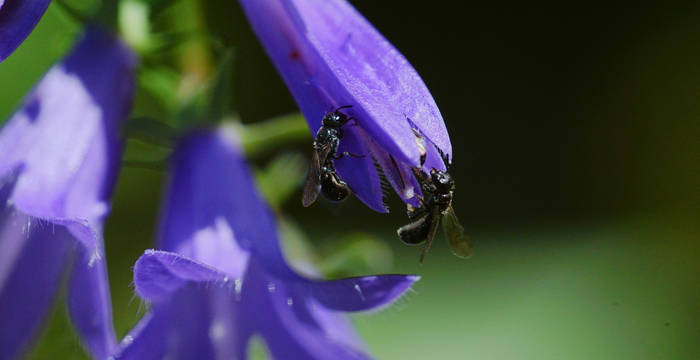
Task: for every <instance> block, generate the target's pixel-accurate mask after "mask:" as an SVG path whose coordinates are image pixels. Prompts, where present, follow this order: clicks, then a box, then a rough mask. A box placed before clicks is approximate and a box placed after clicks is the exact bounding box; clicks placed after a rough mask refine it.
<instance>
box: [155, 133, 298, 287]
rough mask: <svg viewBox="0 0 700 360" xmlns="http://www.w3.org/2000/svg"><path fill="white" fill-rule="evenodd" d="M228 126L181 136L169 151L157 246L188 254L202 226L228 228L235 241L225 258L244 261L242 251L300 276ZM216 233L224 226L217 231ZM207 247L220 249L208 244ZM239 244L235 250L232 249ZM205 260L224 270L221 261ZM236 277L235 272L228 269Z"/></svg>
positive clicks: (282, 273)
mask: <svg viewBox="0 0 700 360" xmlns="http://www.w3.org/2000/svg"><path fill="white" fill-rule="evenodd" d="M234 136H235V134H231V133H230V132H229V131H228V130H220V131H218V132H202V133H197V134H193V135H191V136H189V137H187V138H185V139H184V140H183V141H182V142H181V143H180V144H179V145H178V147H177V149H176V151H175V153H174V155H173V170H172V173H173V176H172V179H171V184H170V187H169V190H168V195H167V201H166V207H165V209H164V210H163V221H162V224H163V227H162V229H161V236H160V245H159V247H160V248H162V249H164V250H168V251H176V252H182V251H186V252H185V254H186V255H189V256H193V257H194V255H193V254H192V253H191V252H189V251H191V246H192V245H191V242H192V240H193V239H194V238H195V237H196V236H197V234H198V233H201V232H202V231H203V230H205V229H210V230H211V231H214V230H213V229H230V230H229V231H231V232H232V234H233V235H234V236H235V240H236V241H237V243H238V244H237V245H236V246H235V247H232V248H233V249H234V251H232V252H230V253H228V254H229V255H228V256H230V257H229V258H228V259H226V258H227V256H224V257H222V258H221V259H223V260H224V262H228V263H230V262H235V263H240V264H244V262H245V261H246V260H245V259H244V258H242V257H241V251H242V250H245V251H247V252H252V253H254V254H255V256H257V257H259V258H261V259H263V258H264V259H265V260H264V261H263V263H264V264H265V267H266V270H267V271H269V272H271V273H273V274H275V276H277V277H280V278H285V279H298V278H299V276H298V275H296V274H295V273H294V272H293V271H292V270H291V269H290V268H289V266H287V263H286V262H285V260H284V257H283V255H282V250H281V249H280V247H279V243H278V240H277V230H276V225H275V219H274V217H273V215H272V213H271V212H270V209H269V208H267V207H266V206H265V204H264V203H263V201H262V198H261V197H260V195H259V194H258V192H257V190H256V187H255V184H254V183H253V180H252V176H251V174H250V170H249V169H248V165H247V163H246V160H245V158H244V157H243V156H242V155H241V151H240V149H239V147H238V144H237V143H236V141H237V140H236V139H235V137H234ZM216 231H217V232H221V231H223V233H226V230H216ZM209 246H211V249H214V251H221V248H220V247H215V246H214V243H211V244H210V245H209ZM236 249H238V250H236ZM197 260H199V261H203V262H206V263H207V264H208V265H211V266H215V267H217V268H219V269H226V267H227V265H226V264H225V263H222V262H220V261H217V263H210V262H208V261H205V259H202V258H197ZM231 275H233V276H239V274H235V273H233V274H231Z"/></svg>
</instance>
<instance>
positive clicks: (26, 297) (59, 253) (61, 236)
mask: <svg viewBox="0 0 700 360" xmlns="http://www.w3.org/2000/svg"><path fill="white" fill-rule="evenodd" d="M0 222H1V225H0V232H1V233H0V319H2V321H0V349H2V356H0V357H2V358H18V357H19V356H20V355H21V354H22V353H23V352H24V351H25V350H26V349H27V348H28V346H29V345H30V342H31V340H33V338H34V337H35V336H36V335H37V333H38V330H39V327H40V325H41V324H42V323H43V320H44V319H45V318H46V316H47V315H48V314H49V310H50V308H51V304H52V302H53V300H54V298H55V296H56V293H57V290H58V287H59V285H60V284H61V277H62V275H63V274H64V273H65V272H64V270H65V269H66V264H67V263H68V258H69V254H70V253H71V252H72V247H71V245H72V243H73V241H72V239H71V238H72V236H71V235H70V233H69V232H68V231H66V230H65V228H63V227H57V228H55V229H54V228H53V227H52V226H50V225H49V226H46V225H45V224H37V220H36V219H34V227H31V225H30V224H31V223H32V219H31V218H30V217H27V216H26V215H23V214H11V213H10V212H9V209H8V208H5V209H4V211H3V213H2V217H1V218H0Z"/></svg>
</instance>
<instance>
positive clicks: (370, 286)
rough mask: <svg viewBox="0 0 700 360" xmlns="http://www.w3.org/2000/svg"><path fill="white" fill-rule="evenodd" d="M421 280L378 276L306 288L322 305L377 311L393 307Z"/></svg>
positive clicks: (401, 276)
mask: <svg viewBox="0 0 700 360" xmlns="http://www.w3.org/2000/svg"><path fill="white" fill-rule="evenodd" d="M419 279H420V277H419V276H416V275H378V276H365V277H357V278H348V279H340V280H332V281H323V282H316V283H313V284H310V285H302V286H305V287H306V291H307V292H309V293H310V294H311V295H312V296H313V297H314V298H316V299H317V300H318V301H319V302H320V303H321V304H323V306H325V307H326V308H329V309H333V310H339V311H364V310H376V309H379V308H382V307H384V306H386V305H389V304H391V303H392V302H393V301H394V300H396V299H397V298H399V297H400V296H401V295H403V294H404V293H405V292H406V291H407V290H408V289H410V288H411V286H412V285H413V283H415V282H416V281H418V280H419Z"/></svg>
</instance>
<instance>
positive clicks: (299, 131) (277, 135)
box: [233, 113, 312, 157]
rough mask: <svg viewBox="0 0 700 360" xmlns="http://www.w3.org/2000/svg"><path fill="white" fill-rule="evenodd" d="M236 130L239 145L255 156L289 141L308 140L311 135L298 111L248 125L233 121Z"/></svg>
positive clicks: (249, 154) (282, 145)
mask: <svg viewBox="0 0 700 360" xmlns="http://www.w3.org/2000/svg"><path fill="white" fill-rule="evenodd" d="M233 126H234V127H236V132H237V133H238V134H239V137H240V139H241V145H242V146H243V148H244V149H245V151H246V154H247V155H248V156H251V157H252V156H257V155H261V154H264V153H267V152H269V151H270V150H273V149H279V148H281V147H284V146H286V145H289V144H291V143H295V142H299V141H302V140H307V141H309V151H310V149H311V145H310V144H311V140H312V139H311V137H310V133H309V128H308V127H307V125H306V121H304V117H303V116H302V115H301V114H299V113H293V114H288V115H284V116H279V117H275V118H272V119H270V120H266V121H263V122H259V123H254V124H250V125H241V124H240V123H234V125H233Z"/></svg>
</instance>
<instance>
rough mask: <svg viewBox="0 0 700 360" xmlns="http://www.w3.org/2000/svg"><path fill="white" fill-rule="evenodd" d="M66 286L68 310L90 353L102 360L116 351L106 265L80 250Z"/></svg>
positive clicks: (102, 260) (81, 248) (83, 249)
mask: <svg viewBox="0 0 700 360" xmlns="http://www.w3.org/2000/svg"><path fill="white" fill-rule="evenodd" d="M76 253H77V254H76V259H75V261H74V265H73V271H72V273H71V278H70V282H69V287H68V302H67V305H68V311H69V313H70V316H71V321H72V323H73V326H74V327H75V328H76V330H77V331H78V333H79V334H80V338H81V340H82V342H83V343H84V344H85V346H86V347H87V348H88V349H89V350H90V354H92V355H93V357H95V358H98V359H104V358H106V357H107V356H108V355H109V354H111V353H112V352H113V351H114V349H115V348H116V336H115V334H114V325H113V324H112V301H111V299H110V295H109V280H108V278H107V267H106V266H107V264H106V262H105V260H104V259H94V258H93V254H91V253H87V252H86V251H85V248H83V247H80V248H79V249H78V250H77V251H76Z"/></svg>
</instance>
